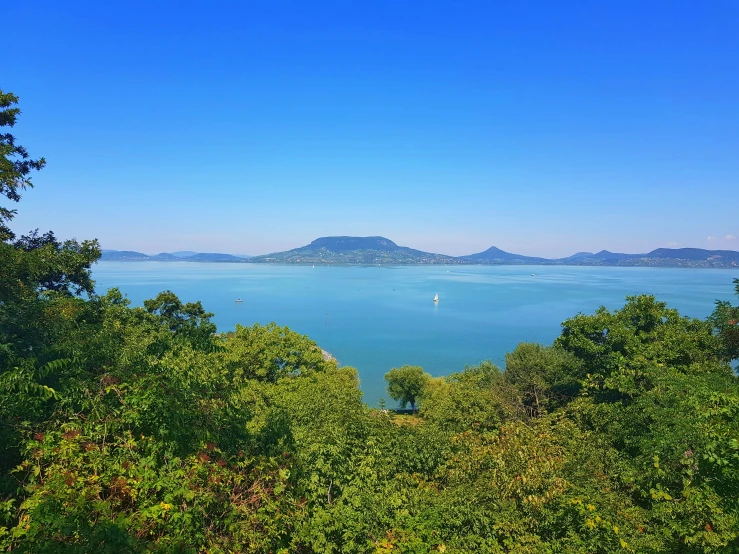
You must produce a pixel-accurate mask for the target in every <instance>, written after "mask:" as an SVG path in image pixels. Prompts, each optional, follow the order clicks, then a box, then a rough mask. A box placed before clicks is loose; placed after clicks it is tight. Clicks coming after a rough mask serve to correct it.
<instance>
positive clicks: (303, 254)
mask: <svg viewBox="0 0 739 554" xmlns="http://www.w3.org/2000/svg"><path fill="white" fill-rule="evenodd" d="M248 261H249V262H251V263H302V264H327V263H331V264H358V265H375V264H460V263H465V262H464V260H462V259H461V258H455V257H453V256H445V255H443V254H432V253H430V252H423V251H421V250H414V249H413V248H408V247H406V246H398V245H397V244H395V243H394V242H393V241H391V240H390V239H387V238H385V237H321V238H318V239H316V240H314V241H313V242H311V243H310V244H308V245H307V246H302V247H300V248H294V249H292V250H287V251H285V252H275V253H273V254H267V255H264V256H254V257H252V258H249V260H248Z"/></svg>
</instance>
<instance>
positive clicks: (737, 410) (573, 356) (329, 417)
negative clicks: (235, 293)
mask: <svg viewBox="0 0 739 554" xmlns="http://www.w3.org/2000/svg"><path fill="white" fill-rule="evenodd" d="M15 101H16V99H15V98H14V97H13V96H12V95H8V94H2V92H0V108H4V109H3V110H2V111H1V112H0V125H12V124H13V123H14V122H15V117H16V115H17V112H15V111H14V109H13V108H12V106H13V105H14V103H15ZM27 156H28V154H27V153H26V152H25V150H23V149H22V148H21V147H19V146H18V145H16V144H15V142H14V140H13V137H12V136H11V135H9V134H6V135H3V136H2V137H0V171H1V172H0V192H2V194H3V195H4V196H6V197H7V198H8V199H10V200H14V201H17V200H18V199H19V198H20V194H19V193H20V192H21V191H22V189H23V188H24V187H26V186H30V182H29V181H28V176H29V173H30V172H31V171H32V170H34V169H39V168H41V167H42V166H43V160H36V161H33V162H31V161H30V158H28V157H27ZM12 215H13V212H12V211H11V210H9V209H5V208H3V209H2V210H0V233H2V237H1V238H2V240H1V241H0V548H2V549H3V550H6V551H13V552H34V553H44V552H49V553H52V552H54V553H56V552H67V553H82V552H224V553H225V552H256V553H278V552H282V553H287V552H303V553H319V552H321V553H323V552H327V553H332V552H349V553H352V552H357V553H360V552H376V553H381V552H410V553H422V552H447V553H467V552H482V553H502V552H506V553H520V554H523V553H542V552H543V553H546V552H551V553H593V552H653V553H658V552H659V553H685V552H687V553H692V552H696V553H697V552H739V504H738V499H739V417H738V416H739V382H738V380H737V377H736V375H735V374H734V372H733V371H732V369H731V366H730V364H731V361H732V360H733V359H736V358H737V357H739V327H738V326H737V319H739V309H738V308H737V307H736V306H733V305H732V304H730V303H726V302H723V303H718V304H717V306H716V310H715V311H714V314H713V316H712V317H711V318H709V320H708V321H699V320H696V319H690V318H684V317H680V315H679V314H678V313H677V312H676V311H675V310H671V309H669V308H668V307H667V306H665V305H664V304H663V303H660V302H658V301H656V300H655V299H654V298H652V297H649V296H640V297H633V298H629V299H628V300H627V303H626V305H625V306H624V307H623V309H621V310H618V311H615V312H609V311H607V310H605V309H600V310H598V311H597V312H596V313H595V314H592V315H577V316H575V317H573V318H571V319H569V320H567V321H565V322H564V323H563V329H562V334H561V335H560V337H559V338H558V339H557V340H556V341H555V343H554V344H553V345H549V346H542V345H536V344H521V345H519V347H518V348H516V350H515V351H513V352H512V353H510V354H509V355H508V356H507V358H506V368H505V369H506V371H505V372H502V371H501V370H500V369H498V368H497V367H496V366H494V365H493V364H491V363H487V362H486V363H482V364H480V365H479V366H475V367H467V368H464V369H463V370H462V371H460V372H459V373H455V374H452V375H450V376H448V377H445V378H441V379H431V378H430V377H428V376H427V375H425V374H424V373H423V371H422V370H421V369H420V368H416V367H405V368H399V369H398V370H395V371H393V372H390V374H389V375H388V379H389V383H390V394H391V395H392V396H393V397H395V398H397V399H398V400H400V401H401V402H407V403H409V404H411V406H412V408H414V409H415V408H416V402H419V404H420V412H419V413H418V414H417V415H410V416H398V415H394V414H392V413H385V412H384V411H381V410H375V409H371V408H368V407H367V406H365V405H364V404H363V403H362V395H361V392H360V391H359V388H358V380H357V374H356V371H355V370H354V369H352V368H348V367H338V366H337V365H336V363H335V362H334V361H331V360H329V361H327V360H325V359H324V357H323V355H322V352H321V350H320V349H319V348H318V346H317V345H316V344H315V343H314V342H312V341H311V340H309V339H308V338H307V337H304V336H301V335H298V334H296V333H294V332H292V331H290V330H289V329H287V328H282V327H278V326H277V325H275V324H272V325H268V326H259V325H255V326H252V327H237V329H236V330H235V331H234V332H231V333H228V334H227V335H219V334H216V329H215V326H214V325H213V324H212V323H211V322H210V320H209V317H210V315H211V314H208V313H206V312H205V310H204V309H203V307H202V306H201V305H200V303H182V302H181V301H180V300H179V299H178V298H177V297H176V296H175V295H174V294H172V293H170V292H164V293H161V294H160V295H158V296H157V298H155V299H152V300H149V301H147V302H145V304H144V306H143V307H131V306H130V305H128V302H127V301H126V300H125V298H124V297H123V296H122V295H121V294H120V292H118V291H116V290H111V291H108V292H107V293H105V294H98V293H96V291H95V290H94V285H93V282H92V281H91V279H90V272H89V268H90V266H91V264H92V263H93V262H94V261H95V260H96V259H97V258H98V257H99V255H100V251H99V248H98V245H97V244H96V243H95V242H94V241H91V242H83V243H77V242H75V241H67V242H63V243H60V242H59V241H57V240H56V238H55V237H54V235H53V234H52V233H47V234H44V235H39V234H38V233H31V234H29V235H27V236H23V237H20V238H17V237H15V236H14V235H13V233H12V232H11V231H10V229H9V228H8V226H7V222H8V221H9V219H10V218H12ZM735 285H736V288H737V293H738V294H739V281H735Z"/></svg>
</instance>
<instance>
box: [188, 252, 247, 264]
mask: <svg viewBox="0 0 739 554" xmlns="http://www.w3.org/2000/svg"><path fill="white" fill-rule="evenodd" d="M180 261H184V262H243V261H244V258H239V257H238V256H233V255H231V254H220V253H218V252H205V253H200V254H195V255H194V256H189V257H187V258H180Z"/></svg>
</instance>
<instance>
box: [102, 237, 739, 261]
mask: <svg viewBox="0 0 739 554" xmlns="http://www.w3.org/2000/svg"><path fill="white" fill-rule="evenodd" d="M185 254H188V255H187V256H185ZM100 259H101V261H119V262H121V261H124V262H141V261H159V262H218V263H227V262H234V263H239V262H241V263H243V262H249V263H300V264H346V265H377V264H409V265H421V264H456V265H460V264H483V265H524V264H529V265H585V266H622V267H725V268H733V267H737V268H739V252H735V251H734V250H704V249H702V248H657V249H656V250H652V251H651V252H647V253H646V254H624V253H620V252H609V251H608V250H601V251H600V252H596V253H595V254H594V253H592V252H578V253H577V254H573V255H572V256H568V257H566V258H559V259H548V258H538V257H534V256H523V255H521V254H513V253H511V252H506V251H505V250H501V249H500V248H497V247H495V246H493V247H491V248H488V249H487V250H485V251H484V252H479V253H477V254H471V255H469V256H461V257H454V256H445V255H443V254H433V253H431V252H423V251H421V250H415V249H413V248H408V247H406V246H398V245H397V244H395V243H394V242H393V241H391V240H390V239H387V238H385V237H321V238H318V239H316V240H314V241H313V242H311V243H310V244H308V245H306V246H302V247H300V248H294V249H292V250H287V251H285V252H275V253H274V254H267V255H264V256H252V257H247V256H234V255H232V254H222V253H218V252H205V253H197V252H195V253H191V252H189V251H180V252H171V253H170V252H162V253H161V254H157V255H156V256H148V255H147V254H142V253H141V252H135V251H132V250H103V251H102V257H101V258H100Z"/></svg>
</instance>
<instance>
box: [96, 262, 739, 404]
mask: <svg viewBox="0 0 739 554" xmlns="http://www.w3.org/2000/svg"><path fill="white" fill-rule="evenodd" d="M532 273H535V274H536V275H535V276H532V275H531V274H532ZM93 276H94V278H95V280H96V281H97V285H98V291H100V292H102V291H104V290H106V289H108V288H111V287H118V288H120V289H121V291H122V292H123V293H124V294H126V295H127V296H128V298H129V299H130V300H131V301H132V302H133V303H134V304H137V305H141V304H142V302H143V300H145V299H147V298H152V297H154V296H155V295H156V294H157V293H158V292H160V291H162V290H166V289H169V290H172V291H174V292H175V293H176V294H177V295H178V296H179V297H180V298H181V299H182V300H183V301H188V302H189V301H195V300H200V301H202V303H203V306H204V307H205V308H206V309H207V310H208V311H211V312H214V313H215V317H214V318H213V320H214V321H215V323H216V324H217V325H218V329H219V330H221V331H226V330H229V329H233V328H234V326H235V325H236V324H237V323H240V324H242V325H251V324H252V323H255V322H258V323H268V322H270V321H275V322H277V323H278V324H279V325H287V326H289V327H290V328H291V329H293V330H295V331H297V332H299V333H303V334H306V335H308V336H309V337H311V338H312V339H314V340H315V341H317V342H318V344H320V345H321V347H323V348H324V349H325V350H328V351H329V352H331V353H332V354H333V355H334V356H335V357H336V358H337V359H338V360H339V362H340V363H341V364H343V365H351V366H354V367H356V368H357V369H358V370H359V375H360V378H361V383H362V390H363V391H364V394H365V401H367V402H368V403H371V404H375V403H376V402H377V401H378V400H379V398H380V397H382V396H383V395H384V386H385V385H384V380H383V375H384V374H385V373H386V372H387V371H388V370H389V369H390V368H392V367H397V366H400V365H403V364H413V365H421V366H423V368H424V369H425V370H426V371H428V372H429V373H431V374H432V375H445V374H448V373H451V372H453V371H458V370H460V369H462V368H463V367H464V366H465V364H476V363H478V362H480V361H482V360H486V359H489V360H492V361H493V362H495V363H496V364H498V365H500V366H501V367H502V366H504V360H505V358H504V357H505V353H506V352H508V351H510V350H512V349H513V348H515V346H516V344H518V343H519V342H522V341H537V342H542V343H550V342H551V341H552V340H553V339H554V338H556V337H557V335H558V334H559V331H560V324H561V322H562V321H564V320H565V319H567V318H568V317H571V316H573V315H575V314H576V313H578V312H584V313H590V312H593V311H594V310H595V309H596V308H598V307H599V306H601V305H604V306H606V307H607V308H611V309H613V308H618V307H620V306H622V305H623V304H624V300H625V297H626V295H630V294H641V293H650V294H654V295H655V296H657V298H658V299H660V300H663V301H665V302H667V303H668V305H669V306H670V307H674V308H678V309H679V310H680V312H681V313H682V314H683V315H690V316H693V317H700V318H703V317H706V316H707V315H708V314H709V313H711V311H712V310H713V304H714V302H715V300H717V299H721V300H731V299H732V297H733V286H732V283H731V281H732V278H734V277H739V270H713V269H656V268H614V267H546V266H467V267H455V266H450V267H445V266H440V267H433V266H423V267H414V266H400V267H316V268H312V267H310V266H279V265H257V264H208V263H204V264H197V263H188V262H182V263H178V262H100V263H98V264H97V265H95V267H94V269H93ZM436 293H438V294H439V298H440V302H439V303H438V304H435V303H434V301H433V298H434V294H436ZM236 298H241V299H242V300H243V303H240V304H239V303H236V302H235V299H236Z"/></svg>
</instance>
